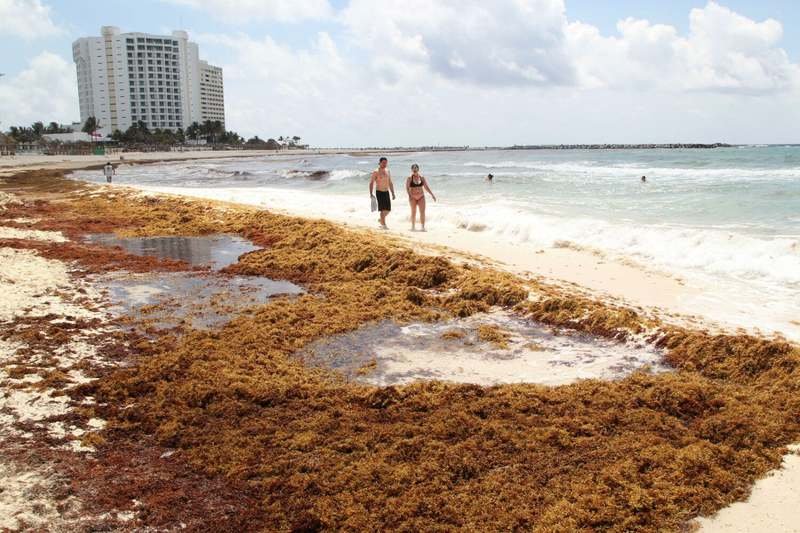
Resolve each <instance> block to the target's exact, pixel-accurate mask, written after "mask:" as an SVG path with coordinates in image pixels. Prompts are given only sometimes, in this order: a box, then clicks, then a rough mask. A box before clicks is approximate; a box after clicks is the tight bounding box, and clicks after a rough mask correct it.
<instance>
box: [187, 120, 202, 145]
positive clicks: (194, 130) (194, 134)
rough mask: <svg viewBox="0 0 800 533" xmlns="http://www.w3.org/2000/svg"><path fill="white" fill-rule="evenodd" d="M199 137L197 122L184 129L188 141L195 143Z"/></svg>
mask: <svg viewBox="0 0 800 533" xmlns="http://www.w3.org/2000/svg"><path fill="white" fill-rule="evenodd" d="M199 136H200V124H198V123H197V122H192V123H191V124H190V125H189V127H188V128H186V137H188V138H189V139H191V140H193V141H196V140H197V138H198V137H199Z"/></svg>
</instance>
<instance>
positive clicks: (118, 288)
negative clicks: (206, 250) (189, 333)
mask: <svg viewBox="0 0 800 533" xmlns="http://www.w3.org/2000/svg"><path fill="white" fill-rule="evenodd" d="M96 283H97V285H98V286H99V287H100V288H102V289H105V291H106V293H107V295H108V298H109V300H110V302H111V304H112V305H111V308H110V309H109V310H110V311H111V312H112V313H114V314H117V315H132V316H134V317H136V318H138V319H142V320H145V321H147V322H148V323H149V324H150V325H152V326H154V327H156V328H159V329H162V328H173V327H176V326H180V325H184V326H189V327H193V328H198V329H207V328H211V327H214V326H218V325H220V324H222V323H223V322H227V321H228V320H230V319H231V318H232V317H233V316H235V314H236V313H239V312H241V311H243V310H244V309H246V308H248V307H252V306H254V305H259V304H264V303H266V302H267V301H268V300H269V299H270V298H273V297H275V296H281V295H297V294H301V293H303V292H305V291H304V290H303V289H302V288H301V287H299V286H297V285H295V284H294V283H291V282H288V281H275V280H271V279H268V278H262V277H248V276H219V275H204V274H196V273H189V272H170V273H157V274H156V273H149V274H131V273H128V272H117V273H112V274H106V275H102V276H98V277H97V278H96Z"/></svg>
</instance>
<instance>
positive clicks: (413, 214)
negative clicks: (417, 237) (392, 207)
mask: <svg viewBox="0 0 800 533" xmlns="http://www.w3.org/2000/svg"><path fill="white" fill-rule="evenodd" d="M418 202H419V200H417V199H416V198H414V197H413V196H409V197H408V203H409V204H411V231H416V230H417V203H418Z"/></svg>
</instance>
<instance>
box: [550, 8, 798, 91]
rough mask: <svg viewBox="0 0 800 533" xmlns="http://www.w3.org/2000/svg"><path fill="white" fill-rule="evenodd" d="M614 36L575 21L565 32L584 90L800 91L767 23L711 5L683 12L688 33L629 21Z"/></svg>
mask: <svg viewBox="0 0 800 533" xmlns="http://www.w3.org/2000/svg"><path fill="white" fill-rule="evenodd" d="M617 30H618V31H619V36H609V37H605V36H602V35H601V34H600V32H599V31H598V30H597V28H595V27H594V26H591V25H588V24H584V23H581V22H573V23H570V24H569V25H568V27H567V32H566V33H567V38H568V42H569V50H570V52H569V53H570V56H571V57H572V59H573V60H574V61H575V64H576V67H577V70H578V73H579V80H580V82H581V83H582V84H583V85H585V86H587V87H639V88H657V89H660V90H670V91H680V90H689V91H694V90H702V91H711V92H742V93H765V92H775V91H782V90H788V89H797V88H800V66H798V65H797V64H796V63H792V62H791V61H790V60H789V58H788V56H787V54H786V52H785V51H784V50H783V49H781V48H779V47H778V42H779V41H780V38H781V36H782V33H783V29H782V27H781V24H780V23H779V22H777V21H775V20H773V19H767V20H765V21H763V22H756V21H753V20H751V19H749V18H747V17H744V16H742V15H739V14H737V13H734V12H733V11H731V10H730V9H728V8H726V7H723V6H721V5H719V4H717V3H715V2H709V3H708V4H707V5H706V7H705V8H703V9H692V11H691V13H690V14H689V33H688V35H686V36H680V35H678V32H677V30H676V29H675V28H674V27H672V26H667V25H663V24H651V23H650V22H648V21H646V20H637V19H633V18H627V19H624V20H621V21H620V22H619V23H618V24H617Z"/></svg>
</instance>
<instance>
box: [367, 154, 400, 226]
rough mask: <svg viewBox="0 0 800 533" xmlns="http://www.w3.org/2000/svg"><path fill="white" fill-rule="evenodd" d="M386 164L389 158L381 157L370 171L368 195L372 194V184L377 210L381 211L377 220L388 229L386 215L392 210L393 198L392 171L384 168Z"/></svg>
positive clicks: (387, 164)
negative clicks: (376, 166) (375, 166)
mask: <svg viewBox="0 0 800 533" xmlns="http://www.w3.org/2000/svg"><path fill="white" fill-rule="evenodd" d="M387 166H389V160H388V159H386V158H385V157H381V158H380V159H379V160H378V168H376V169H375V170H374V171H373V172H372V176H371V177H370V179H369V195H370V197H371V196H373V194H372V188H373V186H374V187H375V197H376V199H377V200H378V210H379V211H380V212H381V218H380V220H379V221H378V222H380V224H381V228H383V229H388V228H387V227H386V215H388V214H389V211H391V210H392V200H394V199H395V195H394V183H392V173H391V172H389V169H388V168H386V167H387ZM389 191H391V193H392V198H391V200H390V199H389Z"/></svg>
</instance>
